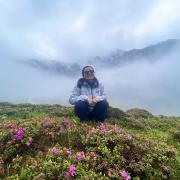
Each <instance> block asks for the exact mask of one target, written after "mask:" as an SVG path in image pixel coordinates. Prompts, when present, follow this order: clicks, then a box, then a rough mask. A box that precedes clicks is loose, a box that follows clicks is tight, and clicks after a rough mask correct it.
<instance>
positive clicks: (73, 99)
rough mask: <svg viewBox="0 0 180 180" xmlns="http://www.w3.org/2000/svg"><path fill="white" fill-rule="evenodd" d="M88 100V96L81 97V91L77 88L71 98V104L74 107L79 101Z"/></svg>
mask: <svg viewBox="0 0 180 180" xmlns="http://www.w3.org/2000/svg"><path fill="white" fill-rule="evenodd" d="M87 99H88V96H86V95H81V89H80V88H78V87H77V86H75V87H74V89H73V90H72V94H71V96H70V98H69V103H70V104H72V105H74V104H75V103H76V102H77V101H85V100H87Z"/></svg>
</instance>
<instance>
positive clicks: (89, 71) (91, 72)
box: [84, 70, 94, 74]
mask: <svg viewBox="0 0 180 180" xmlns="http://www.w3.org/2000/svg"><path fill="white" fill-rule="evenodd" d="M89 73H90V74H93V73H94V70H87V71H84V74H89Z"/></svg>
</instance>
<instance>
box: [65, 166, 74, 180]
mask: <svg viewBox="0 0 180 180" xmlns="http://www.w3.org/2000/svg"><path fill="white" fill-rule="evenodd" d="M74 175H75V165H74V164H71V165H70V167H69V169H68V170H67V171H66V172H65V177H66V179H70V177H73V176H74Z"/></svg>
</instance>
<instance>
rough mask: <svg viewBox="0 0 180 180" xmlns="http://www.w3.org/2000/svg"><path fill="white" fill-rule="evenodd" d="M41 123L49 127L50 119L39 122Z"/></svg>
mask: <svg viewBox="0 0 180 180" xmlns="http://www.w3.org/2000/svg"><path fill="white" fill-rule="evenodd" d="M41 124H42V125H43V126H46V127H51V125H52V121H51V120H50V119H45V120H43V121H42V122H41Z"/></svg>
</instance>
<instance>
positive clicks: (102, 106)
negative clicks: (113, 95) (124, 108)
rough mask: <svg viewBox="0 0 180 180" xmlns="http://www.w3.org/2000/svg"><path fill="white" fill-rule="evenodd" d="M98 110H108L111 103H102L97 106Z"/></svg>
mask: <svg viewBox="0 0 180 180" xmlns="http://www.w3.org/2000/svg"><path fill="white" fill-rule="evenodd" d="M96 107H97V108H100V109H107V108H108V107H109V103H108V102H107V101H106V100H103V101H100V102H98V103H97V104H96Z"/></svg>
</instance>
